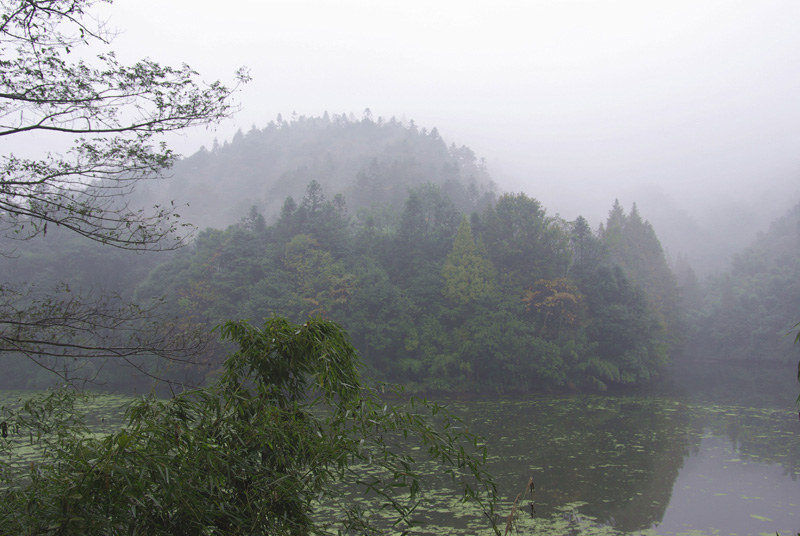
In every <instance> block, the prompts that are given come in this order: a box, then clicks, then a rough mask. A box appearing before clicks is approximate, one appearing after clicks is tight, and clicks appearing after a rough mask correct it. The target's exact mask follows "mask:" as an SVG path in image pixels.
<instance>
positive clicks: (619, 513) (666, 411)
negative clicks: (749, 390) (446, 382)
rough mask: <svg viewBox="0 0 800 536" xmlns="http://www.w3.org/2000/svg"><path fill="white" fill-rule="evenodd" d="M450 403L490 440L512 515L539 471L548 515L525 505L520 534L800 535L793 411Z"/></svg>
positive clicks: (541, 507)
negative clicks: (515, 503)
mask: <svg viewBox="0 0 800 536" xmlns="http://www.w3.org/2000/svg"><path fill="white" fill-rule="evenodd" d="M449 407H450V409H451V410H452V411H454V412H455V413H456V414H458V415H460V416H462V418H464V419H465V420H466V421H467V422H469V423H471V427H472V430H473V431H474V432H477V433H479V434H481V435H483V436H484V437H486V439H487V442H488V445H489V448H490V453H491V454H492V461H491V468H490V470H491V472H492V473H493V474H494V476H495V479H496V481H497V483H498V487H499V490H500V493H501V496H502V497H503V499H505V501H506V503H505V504H504V506H503V507H502V508H501V510H502V512H503V514H504V515H505V513H507V512H509V511H510V510H511V504H512V502H513V500H514V498H515V497H516V496H517V494H518V493H522V492H523V491H524V490H525V486H526V484H527V482H528V479H529V477H530V476H533V478H534V481H535V484H536V497H535V505H534V506H535V511H536V515H533V516H532V515H531V511H530V506H529V504H530V500H529V499H526V500H525V501H522V502H521V504H520V510H521V511H520V513H518V515H517V516H516V524H515V530H516V531H517V532H518V533H521V534H616V533H624V534H630V533H633V534H640V533H644V534H687V535H689V534H691V535H701V534H719V535H729V534H760V533H765V534H773V535H774V534H775V533H776V532H778V533H780V534H793V535H794V534H796V533H797V532H798V531H800V508H799V506H800V480H798V476H800V422H798V417H797V414H796V413H794V412H793V408H791V407H789V408H786V409H784V410H774V409H759V408H748V407H738V406H724V405H713V404H697V403H688V402H684V401H681V400H677V399H669V398H647V397H600V396H568V397H539V398H532V399H526V400H522V401H512V400H504V401H491V402H489V401H484V402H453V403H451V404H449ZM432 521H434V520H433V519H432ZM434 522H435V521H434ZM503 524H504V522H503ZM433 533H436V532H435V531H434V532H433ZM448 533H449V531H448Z"/></svg>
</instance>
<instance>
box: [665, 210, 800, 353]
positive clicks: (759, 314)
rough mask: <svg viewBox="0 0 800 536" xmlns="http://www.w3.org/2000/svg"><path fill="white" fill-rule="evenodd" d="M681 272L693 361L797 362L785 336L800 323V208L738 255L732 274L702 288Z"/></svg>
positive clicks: (713, 279)
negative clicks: (690, 317)
mask: <svg viewBox="0 0 800 536" xmlns="http://www.w3.org/2000/svg"><path fill="white" fill-rule="evenodd" d="M678 272H679V275H680V277H681V279H682V280H683V285H684V287H686V288H687V292H686V293H685V295H686V296H687V298H689V300H688V303H687V305H688V306H689V310H690V314H691V315H692V322H691V324H690V325H691V326H692V328H693V331H692V333H691V336H690V338H689V345H688V347H687V353H688V357H689V358H691V359H700V360H703V359H712V360H717V361H740V362H741V361H750V362H753V361H757V362H760V363H762V364H763V363H765V362H769V361H773V362H784V363H785V362H786V361H791V362H795V361H796V360H797V356H798V349H797V347H796V346H794V345H793V344H792V341H793V337H787V336H785V335H786V334H787V333H788V332H789V331H790V330H791V329H792V326H794V324H796V323H797V322H798V321H800V204H798V205H796V206H795V207H794V208H792V209H791V210H789V211H788V212H787V213H786V214H785V215H784V216H782V217H781V218H778V219H777V220H775V221H774V222H773V223H772V225H771V226H770V228H769V230H767V231H766V232H764V233H761V234H760V235H759V236H758V238H757V239H756V240H755V241H754V242H753V244H752V245H751V246H750V247H748V248H746V249H745V250H744V251H742V252H741V253H739V254H738V255H736V256H735V257H734V259H733V262H732V264H731V270H730V272H728V273H725V274H721V275H717V276H714V277H711V278H709V280H708V281H707V282H705V284H704V285H703V286H702V287H701V286H700V285H699V284H698V282H697V280H696V278H694V276H693V274H692V273H691V270H689V269H688V267H686V266H683V267H680V266H679V267H678Z"/></svg>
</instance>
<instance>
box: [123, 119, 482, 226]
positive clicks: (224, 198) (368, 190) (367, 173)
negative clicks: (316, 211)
mask: <svg viewBox="0 0 800 536" xmlns="http://www.w3.org/2000/svg"><path fill="white" fill-rule="evenodd" d="M172 175H173V176H172V177H171V178H170V179H169V180H167V181H162V182H159V183H156V184H150V185H148V186H147V188H143V189H142V191H141V192H140V195H142V196H144V197H145V198H144V199H140V200H139V201H140V203H141V204H142V205H143V206H151V205H153V204H164V203H169V202H170V201H175V202H176V203H179V204H186V203H188V207H186V208H183V209H182V210H181V215H182V216H183V219H184V220H185V221H189V222H191V223H193V224H194V225H196V226H198V227H217V228H224V227H226V226H227V225H229V224H232V223H235V222H236V221H237V220H238V219H239V217H240V216H241V215H242V214H243V213H245V212H246V211H247V210H248V209H249V208H250V207H251V206H253V205H255V206H256V208H257V209H258V211H259V212H260V213H262V214H264V215H265V216H266V217H267V218H268V219H270V218H271V217H273V216H276V215H277V213H278V210H279V209H280V207H281V206H282V204H283V202H284V200H285V199H286V197H288V196H293V197H294V199H295V200H299V199H300V198H301V197H302V196H303V192H304V190H305V188H306V186H307V185H308V183H309V182H311V181H312V180H314V181H317V182H318V183H319V184H320V185H321V186H322V188H323V189H324V191H325V192H328V193H329V194H330V195H331V196H333V195H334V194H342V195H343V196H344V197H345V198H346V199H347V205H348V209H349V210H350V211H351V212H352V213H353V214H355V213H356V212H357V211H358V210H359V209H361V208H363V207H369V206H372V205H384V206H390V207H393V208H396V209H400V208H401V207H402V203H403V200H404V199H405V197H406V193H407V191H408V189H409V188H413V187H416V186H419V185H421V184H424V183H431V184H435V185H438V186H440V187H441V188H442V190H443V192H445V193H446V195H447V196H448V197H449V198H450V199H452V200H453V202H454V203H455V204H456V206H457V207H458V209H459V210H465V211H466V210H471V209H472V208H474V207H480V208H483V207H485V206H486V204H487V203H488V202H490V201H491V200H492V199H493V197H494V184H493V183H492V182H491V179H490V177H489V175H488V173H487V172H486V167H485V165H484V163H483V162H482V161H479V160H478V159H477V158H476V156H475V153H474V152H473V151H472V150H471V149H469V148H468V147H465V146H461V147H456V146H455V145H454V144H450V145H449V146H448V145H447V144H446V143H445V141H444V140H443V139H442V138H441V136H440V135H439V133H438V131H437V129H436V128H433V129H431V130H430V131H428V130H427V129H425V128H421V129H420V128H417V126H416V125H415V124H414V122H413V121H410V122H409V123H407V124H404V123H402V122H400V121H398V120H396V119H395V118H391V119H389V120H384V119H382V118H378V119H373V118H372V115H371V114H370V113H369V110H365V112H364V116H363V117H362V118H361V119H360V120H356V119H355V117H353V116H352V114H351V115H350V116H349V117H348V116H346V115H345V114H342V115H333V116H332V117H331V116H329V115H328V114H327V113H325V115H323V116H322V117H304V116H300V117H292V119H291V120H288V121H285V120H283V119H282V118H281V116H278V118H277V119H276V120H275V121H272V122H270V123H269V124H268V125H267V126H266V127H265V128H263V129H257V128H255V127H253V128H252V129H251V130H250V131H249V132H247V133H242V132H241V131H240V132H238V133H237V134H236V135H235V136H234V138H233V140H232V141H231V142H230V143H228V142H226V143H225V144H223V145H217V144H216V143H215V146H214V147H212V148H211V150H207V149H205V148H202V149H201V150H200V151H198V152H197V153H195V154H194V155H192V156H191V157H188V158H185V159H183V160H181V161H179V162H178V163H177V164H176V165H175V168H174V170H173V173H172Z"/></svg>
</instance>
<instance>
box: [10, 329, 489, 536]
mask: <svg viewBox="0 0 800 536" xmlns="http://www.w3.org/2000/svg"><path fill="white" fill-rule="evenodd" d="M220 333H221V335H222V337H223V338H224V339H226V340H228V341H230V342H232V343H235V344H236V345H237V346H238V350H237V351H236V352H234V353H233V354H232V355H231V356H230V357H229V358H228V360H227V361H226V363H225V368H224V371H223V373H222V375H221V377H220V379H219V381H218V382H217V383H215V384H214V385H212V386H210V387H208V388H205V389H200V390H194V391H188V392H185V393H183V394H181V395H178V396H176V397H174V398H172V399H170V400H167V401H162V400H158V399H155V398H153V397H147V398H143V399H140V400H139V401H137V402H135V403H134V404H132V405H131V406H130V408H129V409H128V411H127V414H126V419H125V425H124V427H123V428H122V429H121V430H120V431H118V432H116V433H114V434H111V435H107V436H92V435H90V434H88V433H87V429H86V427H85V425H84V424H83V422H82V421H81V420H80V418H79V417H78V414H79V413H78V412H77V411H76V408H75V406H74V403H75V400H76V399H77V397H78V396H79V395H78V394H76V393H72V392H68V391H57V392H54V393H51V394H48V395H46V396H43V397H40V398H39V399H38V400H34V401H31V402H28V403H26V405H25V406H24V407H23V408H22V409H21V410H19V411H16V412H9V411H7V414H6V416H5V420H4V421H3V430H4V433H3V437H2V439H1V440H0V441H2V442H1V443H0V445H1V446H2V448H3V450H4V454H5V455H6V457H4V460H9V461H8V462H6V463H5V465H4V466H3V467H4V469H5V471H4V472H3V473H2V477H3V486H2V489H0V519H2V520H3V531H4V532H6V533H10V534H147V535H159V534H163V535H174V534H186V535H190V534H198V535H199V534H220V535H233V534H263V535H281V534H286V535H290V534H291V535H295V534H322V533H331V532H332V531H338V533H340V534H350V533H353V534H377V533H381V532H382V530H383V529H386V530H391V531H392V532H396V531H400V532H402V531H404V530H405V529H407V528H408V527H409V526H410V525H411V524H413V523H414V519H413V512H414V510H415V508H416V505H417V504H418V503H419V501H420V498H421V493H422V492H423V490H424V487H423V485H424V483H423V482H422V481H421V479H420V477H419V476H418V475H419V474H420V472H419V467H420V465H421V464H424V463H435V464H438V465H439V466H440V467H441V472H444V473H445V474H449V475H450V476H451V477H452V478H453V481H454V482H455V483H456V485H457V487H458V488H460V491H458V492H457V493H459V495H460V496H461V497H462V500H465V501H466V500H475V501H478V503H479V504H480V505H481V506H482V507H483V509H484V511H485V513H486V515H487V516H488V518H489V519H490V520H492V519H494V514H493V509H494V504H495V500H496V492H495V488H494V484H493V483H492V481H491V478H490V477H489V475H488V474H487V473H486V472H485V471H484V469H483V467H482V466H483V464H484V463H485V461H486V451H485V447H483V446H482V445H481V444H480V443H479V441H478V438H476V437H474V436H472V435H470V434H469V432H467V431H466V429H465V427H464V426H463V425H461V424H460V423H459V421H458V420H456V419H454V418H453V417H452V416H451V415H449V414H448V413H447V412H446V411H444V410H443V409H442V408H441V407H439V406H436V405H432V404H428V403H426V402H424V401H420V400H416V399H412V400H411V401H410V402H409V403H408V404H406V405H403V406H400V407H395V406H391V405H389V404H386V403H385V402H383V401H382V400H381V399H380V397H379V396H378V393H377V392H376V391H374V390H370V389H367V388H366V387H365V386H363V385H362V384H361V381H360V377H359V373H358V368H357V367H358V361H357V358H356V354H355V349H354V348H353V347H352V345H351V344H350V342H349V340H348V337H347V335H346V333H345V332H344V331H343V330H342V329H341V328H340V327H339V326H338V325H336V324H333V323H331V322H328V321H324V320H309V321H308V322H306V323H304V324H302V325H296V324H292V323H290V322H288V321H287V320H285V319H282V318H272V319H270V320H269V321H267V322H266V323H265V325H264V327H263V328H261V329H259V328H256V327H254V326H251V325H250V324H248V323H246V322H228V323H226V324H224V325H222V326H221V327H220ZM25 438H27V439H28V440H27V441H24V442H25V443H30V444H31V445H32V446H34V447H35V448H37V449H38V450H37V452H38V459H36V460H35V461H34V462H32V463H31V464H30V468H29V470H26V469H21V468H19V467H15V466H14V465H13V460H14V458H13V455H15V454H17V453H18V452H19V451H18V449H15V444H19V442H20V440H24V439H25ZM417 448H421V449H422V450H421V451H420V454H417V453H414V454H413V455H412V454H411V453H412V452H414V450H413V449H417ZM423 452H424V453H425V455H422V454H421V453H423ZM426 460H427V461H426ZM353 487H361V488H363V489H364V493H365V497H366V500H367V504H368V507H366V508H365V507H364V506H362V503H361V501H358V502H352V503H351V502H348V501H347V500H345V497H347V496H348V495H347V494H345V493H342V492H343V491H344V490H345V489H352V488H353ZM325 507H333V508H335V509H336V511H337V515H336V518H335V519H323V518H321V517H319V514H318V512H320V511H322V510H323V509H324V508H325ZM495 531H497V529H496V528H495Z"/></svg>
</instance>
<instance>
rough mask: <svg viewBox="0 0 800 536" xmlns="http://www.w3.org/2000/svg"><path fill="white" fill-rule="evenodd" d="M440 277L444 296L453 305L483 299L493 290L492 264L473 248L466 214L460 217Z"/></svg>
mask: <svg viewBox="0 0 800 536" xmlns="http://www.w3.org/2000/svg"><path fill="white" fill-rule="evenodd" d="M442 276H443V277H444V296H445V298H447V299H449V300H451V301H452V302H455V303H457V304H466V303H469V302H471V301H474V300H477V299H480V298H483V297H485V296H487V295H488V294H489V293H491V292H492V290H493V289H494V266H492V262H491V261H490V260H489V259H488V257H487V256H486V255H485V254H481V252H480V251H479V249H478V248H477V247H476V245H475V239H474V238H473V236H472V229H471V228H470V225H469V221H468V220H467V217H466V216H463V217H462V218H461V225H460V226H459V228H458V234H457V235H456V239H455V241H454V242H453V249H452V250H450V254H449V255H448V256H447V260H446V261H445V263H444V268H443V270H442Z"/></svg>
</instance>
